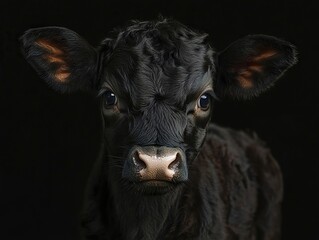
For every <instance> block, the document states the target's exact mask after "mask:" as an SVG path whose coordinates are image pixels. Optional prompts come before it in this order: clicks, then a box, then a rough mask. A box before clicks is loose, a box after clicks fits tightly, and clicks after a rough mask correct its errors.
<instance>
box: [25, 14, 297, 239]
mask: <svg viewBox="0 0 319 240" xmlns="http://www.w3.org/2000/svg"><path fill="white" fill-rule="evenodd" d="M39 36H40V37H41V38H45V39H48V42H52V41H53V43H54V44H55V47H56V46H60V47H61V48H62V50H63V53H64V56H63V57H64V58H63V60H64V59H66V61H62V63H63V64H64V65H66V66H65V67H67V68H68V69H70V74H69V75H67V78H65V81H64V82H63V83H62V84H61V83H59V82H58V81H55V80H56V79H55V78H54V77H51V76H52V74H53V76H55V75H54V74H55V73H56V68H55V67H59V66H56V65H52V63H48V62H46V61H45V59H43V57H42V56H43V54H45V51H44V50H45V49H44V50H43V49H38V47H39V46H35V41H37V39H38V38H39ZM206 36H207V35H206V34H200V33H198V32H195V31H193V30H191V29H189V28H187V27H185V26H184V25H182V24H180V23H178V22H176V21H172V20H160V21H154V22H137V21H134V22H132V23H131V24H129V25H128V26H126V27H125V28H123V29H119V30H117V31H114V32H113V34H112V35H111V36H110V37H109V38H107V39H105V40H104V41H103V42H102V44H101V46H100V47H99V48H98V49H97V50H96V51H95V50H93V48H91V47H90V46H89V45H88V44H87V43H85V42H84V41H83V40H82V39H80V37H78V35H76V34H75V33H73V32H71V31H70V30H67V29H62V30H61V28H43V29H36V30H29V31H28V32H27V33H26V34H25V35H24V36H23V37H22V42H23V51H24V53H25V55H26V58H27V60H28V61H29V62H30V63H31V64H32V66H33V67H34V68H35V69H36V70H37V71H38V72H39V73H40V74H41V76H42V77H43V78H44V79H46V80H47V81H49V83H50V84H51V85H52V86H53V87H54V88H56V89H58V90H66V89H68V90H73V89H77V88H83V86H86V87H88V86H91V89H92V90H94V91H96V92H97V94H98V96H99V97H100V99H101V115H102V119H103V124H104V127H103V140H102V147H101V153H100V156H99V158H98V160H97V162H96V165H95V167H94V169H93V171H92V174H91V178H90V180H89V183H88V190H87V195H86V205H85V207H84V213H83V228H84V229H85V236H86V239H101V240H102V239H123V240H124V239H125V240H135V239H136V240H137V239H145V240H146V239H149V240H151V239H152V240H153V239H200V240H205V239H216V240H223V239H228V240H231V239H245V240H246V239H264V240H266V239H280V203H281V200H282V179H281V173H280V169H279V167H278V165H277V163H276V161H275V160H274V159H273V157H272V156H271V154H270V152H269V150H268V149H267V148H266V147H264V144H263V143H262V142H261V141H260V140H258V139H257V137H256V136H249V135H247V134H245V133H243V132H236V131H233V130H230V129H225V128H221V127H218V126H215V125H210V124H209V123H210V119H211V115H212V109H213V103H214V101H215V99H216V98H217V97H216V95H215V94H217V96H218V97H220V98H223V97H232V98H250V97H252V96H256V95H258V94H259V93H261V92H262V91H264V90H265V89H267V88H268V87H270V86H271V85H272V84H273V83H274V81H276V80H277V78H278V77H280V75H282V74H283V73H284V72H285V70H286V69H288V68H289V67H290V66H292V65H293V64H294V63H295V62H296V51H295V49H294V47H293V46H292V45H291V44H290V43H287V42H285V41H282V40H279V39H277V38H274V37H269V36H264V35H251V36H247V37H245V38H243V39H240V40H239V41H237V42H235V43H233V44H232V45H231V46H230V47H229V48H227V49H226V50H225V51H223V52H221V53H219V54H215V53H214V51H213V50H212V48H211V47H210V46H209V44H208V43H207V40H206ZM40 46H43V44H42V45H41V44H40ZM45 47H46V46H45ZM46 48H47V47H46ZM49 49H50V48H49ZM95 53H96V54H95ZM41 57H42V58H41ZM44 58H46V55H45V57H44ZM52 72H53V73H52ZM85 79H87V82H86V83H84V82H83V81H84V80H85ZM76 81H79V82H78V84H79V85H77V86H76V84H77V83H76ZM108 91H112V92H113V93H114V94H115V95H116V97H117V103H116V105H114V106H111V107H110V106H108V105H106V104H105V93H106V92H108ZM204 93H205V94H208V95H209V96H210V101H211V103H210V107H209V109H208V110H203V109H201V108H200V107H199V105H198V101H199V99H200V96H201V95H202V94H204ZM134 146H167V147H175V148H180V149H181V150H182V151H183V152H184V153H185V155H186V159H187V165H188V168H187V169H185V170H184V171H188V172H186V173H184V174H187V175H188V181H186V182H185V181H179V179H178V177H176V178H174V179H173V181H172V182H170V183H167V187H166V188H165V191H161V190H159V189H157V188H152V189H149V188H148V187H145V186H144V185H143V184H142V183H140V182H139V181H138V178H137V181H131V180H129V179H126V178H123V177H122V176H124V175H128V174H124V175H123V171H132V169H130V168H129V167H127V166H128V165H127V164H128V162H129V161H131V159H129V158H128V156H129V152H130V149H132V148H133V147H134ZM187 175H184V176H187Z"/></svg>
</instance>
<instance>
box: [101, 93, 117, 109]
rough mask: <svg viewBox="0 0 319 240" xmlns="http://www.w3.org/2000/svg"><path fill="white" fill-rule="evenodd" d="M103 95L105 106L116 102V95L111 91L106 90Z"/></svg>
mask: <svg viewBox="0 0 319 240" xmlns="http://www.w3.org/2000/svg"><path fill="white" fill-rule="evenodd" d="M103 95H104V103H105V106H106V107H108V108H110V107H112V106H114V105H115V104H116V103H117V97H116V96H115V94H114V93H113V92H112V91H106V92H105V93H104V94H103Z"/></svg>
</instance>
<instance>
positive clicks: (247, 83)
mask: <svg viewBox="0 0 319 240" xmlns="http://www.w3.org/2000/svg"><path fill="white" fill-rule="evenodd" d="M276 54H277V52H276V51H274V50H267V51H264V52H262V53H261V54H259V55H258V56H255V57H253V58H252V59H251V60H250V61H249V62H248V64H247V65H246V66H245V67H244V68H243V69H242V71H240V72H239V74H238V76H237V80H238V83H239V85H240V86H241V87H242V88H245V89H248V88H252V87H254V82H253V74H255V73H261V72H262V71H263V68H264V67H263V65H262V63H263V61H265V60H267V59H269V58H271V57H273V56H275V55H276Z"/></svg>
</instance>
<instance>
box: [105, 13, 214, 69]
mask: <svg viewBox="0 0 319 240" xmlns="http://www.w3.org/2000/svg"><path fill="white" fill-rule="evenodd" d="M207 36H208V34H206V33H200V32H198V31H195V30H192V29H190V28H189V27H186V26H185V25H183V24H181V23H179V22H177V21H174V20H171V19H166V18H165V19H159V20H154V21H136V20H133V21H130V22H129V23H128V24H127V25H125V26H124V27H122V28H116V29H115V30H113V32H112V33H111V34H110V38H106V39H105V40H104V41H103V42H102V45H101V48H102V49H108V50H110V49H112V50H114V49H115V48H121V49H123V48H126V49H127V48H135V49H136V50H137V49H139V50H142V53H143V54H144V55H145V56H146V57H150V58H152V59H151V60H153V61H152V62H154V63H156V64H159V65H163V64H164V63H165V62H166V61H167V60H170V59H171V60H172V61H169V64H174V66H175V67H178V66H183V65H188V64H192V62H196V59H194V57H196V58H197V59H198V58H200V56H207V57H206V61H207V62H208V64H210V67H211V64H212V63H213V61H212V55H213V51H212V49H211V48H210V46H209V45H208V43H207V41H206V39H207Z"/></svg>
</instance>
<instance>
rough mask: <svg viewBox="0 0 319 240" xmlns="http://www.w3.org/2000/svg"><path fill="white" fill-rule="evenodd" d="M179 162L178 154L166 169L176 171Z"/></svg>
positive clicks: (179, 155) (180, 158)
mask: <svg viewBox="0 0 319 240" xmlns="http://www.w3.org/2000/svg"><path fill="white" fill-rule="evenodd" d="M181 160H182V156H181V154H180V153H177V154H176V158H175V160H174V161H173V162H171V163H170V164H169V165H168V168H169V169H172V170H175V169H177V168H178V165H179V164H180V162H181Z"/></svg>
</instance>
